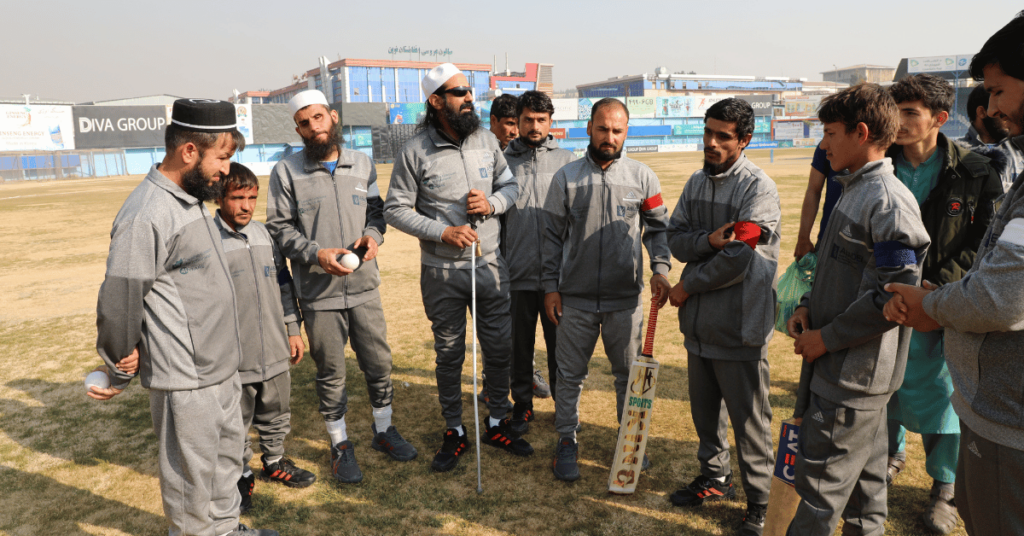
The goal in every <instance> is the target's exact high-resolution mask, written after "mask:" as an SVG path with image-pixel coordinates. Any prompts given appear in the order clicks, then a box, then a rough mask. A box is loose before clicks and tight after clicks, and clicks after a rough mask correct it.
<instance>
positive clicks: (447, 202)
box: [384, 64, 533, 472]
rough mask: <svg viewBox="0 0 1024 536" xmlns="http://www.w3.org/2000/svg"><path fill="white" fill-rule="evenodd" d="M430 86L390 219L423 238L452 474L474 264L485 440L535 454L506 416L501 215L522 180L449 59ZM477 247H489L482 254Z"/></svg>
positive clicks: (395, 185) (393, 190)
mask: <svg viewBox="0 0 1024 536" xmlns="http://www.w3.org/2000/svg"><path fill="white" fill-rule="evenodd" d="M422 85H423V89H424V93H425V94H427V95H430V97H429V98H428V102H427V115H426V117H425V119H424V122H423V124H421V126H420V130H419V132H418V133H417V134H416V135H415V136H413V137H412V138H410V139H409V141H407V142H406V143H405V145H404V146H403V147H402V151H401V152H400V154H399V155H398V158H397V159H396V160H395V166H394V169H393V171H392V174H391V184H390V185H389V187H388V199H387V202H386V203H385V204H384V217H385V218H386V220H387V222H388V224H389V225H391V226H392V227H394V228H396V229H398V230H400V231H403V232H406V233H408V234H410V235H412V236H415V237H416V238H418V239H419V242H420V262H421V263H422V267H421V270H420V290H421V292H422V296H423V308H424V310H425V311H426V314H427V318H429V319H430V322H431V329H432V330H433V334H434V350H435V352H437V358H436V363H437V368H436V370H435V373H436V376H437V391H438V401H439V402H440V404H441V415H442V417H444V420H445V426H446V428H447V429H446V431H445V434H444V444H443V445H442V447H441V449H439V450H438V451H437V453H436V454H435V457H434V461H433V468H434V470H435V471H439V472H443V471H449V470H451V469H453V468H454V467H455V466H456V465H457V463H458V459H459V456H460V454H462V453H463V452H464V451H465V449H466V448H468V445H469V442H468V440H467V435H466V430H465V428H464V427H463V421H462V368H463V362H464V361H465V358H466V343H465V341H466V310H467V308H470V307H471V305H472V304H471V296H472V291H473V289H472V286H471V285H472V283H471V281H472V276H473V273H474V272H473V271H471V267H472V266H473V265H474V264H475V267H476V269H475V277H476V324H477V329H478V330H479V336H478V339H479V341H480V346H481V348H482V350H483V372H484V374H486V376H487V381H486V382H485V388H486V390H487V407H488V409H489V410H490V417H489V419H488V424H487V427H486V429H487V431H486V433H484V434H483V437H481V441H482V442H484V443H486V444H491V445H492V446H497V447H499V448H503V449H505V450H508V451H509V452H511V453H513V454H516V455H529V454H532V452H533V448H532V447H530V446H529V444H528V443H526V441H524V440H522V439H521V438H511V437H508V436H509V430H508V422H509V421H508V419H507V418H506V416H507V413H508V405H509V404H508V393H509V360H510V357H511V355H510V354H511V351H512V338H511V318H510V315H509V283H508V271H507V268H506V265H505V259H504V258H503V257H502V255H501V252H500V251H498V233H499V225H498V218H497V216H498V215H500V214H503V213H504V212H505V211H506V210H508V208H509V207H511V206H512V204H514V203H515V202H516V198H517V197H518V194H519V187H518V185H517V184H516V180H515V177H513V176H512V173H511V172H510V171H509V169H508V165H507V164H506V163H505V157H504V156H503V155H502V153H501V148H500V147H499V146H498V141H497V139H495V137H494V135H492V134H491V133H490V132H488V131H486V130H484V129H482V128H480V127H479V118H477V119H476V121H473V118H476V115H475V113H474V112H473V94H472V93H471V91H470V89H467V82H466V78H465V75H464V74H462V73H461V72H460V71H459V70H458V69H456V68H455V67H454V66H453V65H451V64H442V65H440V66H438V67H436V68H435V69H432V70H431V71H430V72H429V73H428V75H427V76H426V77H425V78H424V81H423V82H422ZM456 127H458V128H456ZM474 244H476V245H478V246H479V253H480V255H479V256H477V257H476V259H473V255H474V254H475V253H474V249H475V248H474V247H473V246H474ZM513 439H515V441H513ZM492 440H493V441H492ZM505 440H508V441H507V442H506V441H505Z"/></svg>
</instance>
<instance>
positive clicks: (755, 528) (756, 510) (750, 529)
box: [736, 503, 768, 536]
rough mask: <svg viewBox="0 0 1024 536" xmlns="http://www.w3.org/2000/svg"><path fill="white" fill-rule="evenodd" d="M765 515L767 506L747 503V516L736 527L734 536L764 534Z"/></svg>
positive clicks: (759, 535) (758, 535) (757, 535)
mask: <svg viewBox="0 0 1024 536" xmlns="http://www.w3.org/2000/svg"><path fill="white" fill-rule="evenodd" d="M767 513H768V505H767V504H754V503H747V514H746V515H745V516H743V521H740V524H739V525H738V526H737V527H736V529H737V530H736V536H761V533H763V532H764V516H765V514H767Z"/></svg>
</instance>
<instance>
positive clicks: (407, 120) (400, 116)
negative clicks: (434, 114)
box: [390, 102, 427, 125]
mask: <svg viewBox="0 0 1024 536" xmlns="http://www.w3.org/2000/svg"><path fill="white" fill-rule="evenodd" d="M426 113H427V108H426V106H425V104H424V103H422V102H404V103H401V104H392V105H391V113H390V116H391V124H392V125H416V124H419V122H420V120H421V119H423V116H424V115H425V114H426Z"/></svg>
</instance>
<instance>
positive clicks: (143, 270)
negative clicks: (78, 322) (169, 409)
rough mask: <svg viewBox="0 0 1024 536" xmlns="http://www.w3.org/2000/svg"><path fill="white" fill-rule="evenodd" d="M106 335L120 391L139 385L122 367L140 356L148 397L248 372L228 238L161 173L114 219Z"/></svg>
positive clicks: (100, 307)
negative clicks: (135, 354)
mask: <svg viewBox="0 0 1024 536" xmlns="http://www.w3.org/2000/svg"><path fill="white" fill-rule="evenodd" d="M96 328H97V331H98V332H99V334H98V336H97V338H96V350H97V351H98V352H99V354H100V357H102V358H103V361H104V362H105V363H106V364H107V367H108V368H109V369H110V371H109V374H110V376H111V385H112V387H115V388H118V389H124V388H125V387H127V385H128V383H129V382H130V381H131V379H132V376H129V375H127V374H125V373H123V372H121V371H119V370H117V369H116V368H115V365H116V364H117V363H118V362H119V361H120V360H121V359H122V358H124V357H125V356H127V355H129V354H131V353H132V351H133V350H134V349H135V347H136V346H138V348H139V374H140V375H141V376H142V386H143V387H145V388H147V389H158V390H163V391H187V390H195V389H201V388H204V387H210V386H213V385H218V384H220V383H222V382H224V381H226V380H229V379H231V377H232V376H234V375H235V374H236V373H237V372H238V366H239V363H240V362H241V359H242V348H241V345H240V344H239V338H238V319H237V315H236V306H235V291H234V288H233V287H232V285H231V276H230V274H229V270H228V262H227V258H226V257H225V255H224V250H223V248H222V247H221V242H220V232H219V230H218V229H217V225H216V224H215V223H214V220H213V217H212V216H210V212H209V211H208V210H207V209H206V207H205V206H204V205H203V204H202V203H200V202H199V200H198V199H196V198H194V197H192V196H191V195H189V194H187V193H185V191H184V190H182V189H181V188H180V187H179V186H178V185H176V184H174V183H173V182H171V181H170V179H168V178H167V177H165V176H164V175H163V174H162V173H160V171H159V170H158V169H157V166H153V167H152V168H151V169H150V170H149V174H148V175H146V178H145V179H143V181H142V182H141V183H140V184H139V185H138V186H137V187H135V190H133V191H132V193H131V194H130V195H129V196H128V199H126V200H125V202H124V205H122V206H121V210H120V211H119V212H118V213H117V217H116V218H114V225H113V229H112V230H111V233H110V252H109V254H108V256H107V272H106V276H105V278H104V280H103V284H102V285H101V286H100V293H99V299H98V300H97V304H96Z"/></svg>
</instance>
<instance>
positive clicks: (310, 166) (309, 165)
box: [302, 145, 355, 173]
mask: <svg viewBox="0 0 1024 536" xmlns="http://www.w3.org/2000/svg"><path fill="white" fill-rule="evenodd" d="M347 153H348V152H347V151H346V150H345V148H343V147H342V146H341V145H339V146H338V167H343V166H351V165H352V164H354V163H355V159H353V158H352V155H350V154H347ZM302 169H303V170H304V171H305V172H306V173H312V172H314V171H317V170H319V169H323V170H325V171H326V170H327V168H325V167H324V165H323V164H322V163H320V162H310V161H309V159H308V158H306V157H305V156H303V157H302Z"/></svg>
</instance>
